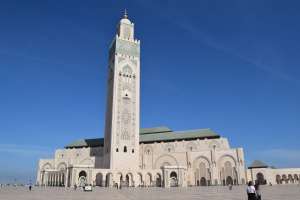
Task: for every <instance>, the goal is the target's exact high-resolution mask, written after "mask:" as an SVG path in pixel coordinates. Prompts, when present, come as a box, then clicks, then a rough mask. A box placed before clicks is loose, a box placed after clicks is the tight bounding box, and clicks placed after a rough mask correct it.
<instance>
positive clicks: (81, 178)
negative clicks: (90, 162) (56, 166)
mask: <svg viewBox="0 0 300 200" xmlns="http://www.w3.org/2000/svg"><path fill="white" fill-rule="evenodd" d="M78 182H79V186H80V187H83V186H85V185H86V183H87V173H86V171H84V170H82V171H80V172H79V175H78Z"/></svg>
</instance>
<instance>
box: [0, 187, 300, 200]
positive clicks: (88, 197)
mask: <svg viewBox="0 0 300 200" xmlns="http://www.w3.org/2000/svg"><path fill="white" fill-rule="evenodd" d="M245 188H246V186H236V187H233V189H232V190H231V191H230V190H229V189H228V187H217V186H211V187H190V188H169V189H168V188H122V190H117V189H115V188H95V189H94V190H93V191H92V192H83V191H81V190H80V189H77V190H76V191H74V190H73V189H69V188H38V187H35V188H33V191H31V192H29V191H28V188H26V187H4V188H0V200H95V199H97V200H101V199H103V200H154V199H155V200H174V199H182V200H194V199H195V200H196V199H197V200H246V199H247V197H246V193H245ZM261 190H262V200H300V186H299V185H276V186H263V187H262V188H261Z"/></svg>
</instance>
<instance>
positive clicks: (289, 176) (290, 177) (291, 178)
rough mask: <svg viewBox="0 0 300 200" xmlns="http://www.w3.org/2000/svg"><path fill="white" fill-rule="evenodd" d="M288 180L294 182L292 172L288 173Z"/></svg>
mask: <svg viewBox="0 0 300 200" xmlns="http://www.w3.org/2000/svg"><path fill="white" fill-rule="evenodd" d="M288 182H289V183H294V179H293V176H292V174H289V175H288Z"/></svg>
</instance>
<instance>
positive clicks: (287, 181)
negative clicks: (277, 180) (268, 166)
mask: <svg viewBox="0 0 300 200" xmlns="http://www.w3.org/2000/svg"><path fill="white" fill-rule="evenodd" d="M282 181H284V182H285V183H286V184H287V183H289V180H288V179H287V177H286V175H285V174H284V175H282Z"/></svg>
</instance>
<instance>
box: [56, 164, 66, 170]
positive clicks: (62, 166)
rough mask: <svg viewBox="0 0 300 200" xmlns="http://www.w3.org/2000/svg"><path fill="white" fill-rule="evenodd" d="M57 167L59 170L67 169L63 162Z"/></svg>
mask: <svg viewBox="0 0 300 200" xmlns="http://www.w3.org/2000/svg"><path fill="white" fill-rule="evenodd" d="M57 169H58V170H60V171H64V170H66V169H67V164H66V163H65V162H61V163H59V164H58V165H57Z"/></svg>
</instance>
